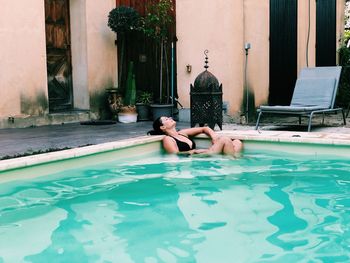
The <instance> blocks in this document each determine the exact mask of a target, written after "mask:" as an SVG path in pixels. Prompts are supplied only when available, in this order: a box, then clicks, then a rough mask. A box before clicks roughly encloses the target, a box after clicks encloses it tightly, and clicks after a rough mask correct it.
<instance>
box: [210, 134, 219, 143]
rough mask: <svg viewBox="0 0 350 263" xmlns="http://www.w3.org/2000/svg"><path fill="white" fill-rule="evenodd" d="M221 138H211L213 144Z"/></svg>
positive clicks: (216, 136)
mask: <svg viewBox="0 0 350 263" xmlns="http://www.w3.org/2000/svg"><path fill="white" fill-rule="evenodd" d="M219 138H220V136H218V135H215V136H213V137H212V138H211V144H215V143H216V142H217V141H218V140H219Z"/></svg>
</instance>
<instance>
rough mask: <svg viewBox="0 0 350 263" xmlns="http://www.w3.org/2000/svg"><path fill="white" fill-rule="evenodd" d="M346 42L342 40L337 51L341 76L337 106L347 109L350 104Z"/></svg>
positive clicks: (349, 53) (349, 58)
mask: <svg viewBox="0 0 350 263" xmlns="http://www.w3.org/2000/svg"><path fill="white" fill-rule="evenodd" d="M348 40H349V39H347V41H348ZM347 41H345V39H344V40H343V41H342V44H341V46H340V48H339V49H338V54H339V66H342V74H341V77H340V83H339V91H338V96H337V104H338V105H340V106H342V107H347V106H348V105H349V103H350V49H349V48H348V47H347V46H346V42H347Z"/></svg>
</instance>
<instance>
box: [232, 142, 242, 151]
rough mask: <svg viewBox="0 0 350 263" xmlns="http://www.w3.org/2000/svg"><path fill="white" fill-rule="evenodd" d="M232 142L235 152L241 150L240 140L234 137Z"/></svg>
mask: <svg viewBox="0 0 350 263" xmlns="http://www.w3.org/2000/svg"><path fill="white" fill-rule="evenodd" d="M232 144H233V148H234V149H235V152H236V153H238V152H240V151H242V150H243V143H242V142H241V141H240V140H238V139H234V140H233V141H232Z"/></svg>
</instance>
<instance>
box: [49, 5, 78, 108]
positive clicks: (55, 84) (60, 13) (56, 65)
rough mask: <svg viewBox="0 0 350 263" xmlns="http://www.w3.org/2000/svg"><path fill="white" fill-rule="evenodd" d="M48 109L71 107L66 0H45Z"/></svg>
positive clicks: (69, 52)
mask: <svg viewBox="0 0 350 263" xmlns="http://www.w3.org/2000/svg"><path fill="white" fill-rule="evenodd" d="M45 24H46V54H47V77H48V89H49V109H50V112H56V111H64V110H69V109H71V108H72V107H73V96H72V65H71V49H70V22H69V0H45Z"/></svg>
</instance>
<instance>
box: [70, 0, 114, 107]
mask: <svg viewBox="0 0 350 263" xmlns="http://www.w3.org/2000/svg"><path fill="white" fill-rule="evenodd" d="M70 5H71V6H70V10H71V36H72V64H73V93H74V94H73V97H74V107H75V108H79V109H90V107H91V106H92V105H91V104H101V102H98V101H96V100H101V99H103V98H102V96H103V95H104V91H105V89H106V88H107V87H111V86H116V79H117V78H116V75H117V73H116V71H117V69H116V65H117V49H116V46H115V45H114V40H115V34H114V33H113V32H112V31H111V30H110V28H109V27H108V26H107V20H108V13H109V12H110V11H111V10H112V9H113V8H115V0H99V2H98V4H96V1H94V0H71V1H70ZM102 103H103V102H102Z"/></svg>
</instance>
